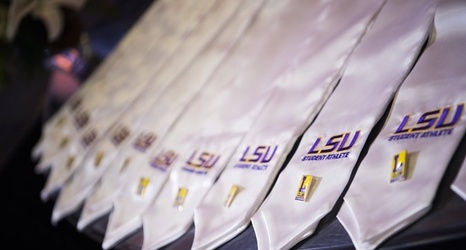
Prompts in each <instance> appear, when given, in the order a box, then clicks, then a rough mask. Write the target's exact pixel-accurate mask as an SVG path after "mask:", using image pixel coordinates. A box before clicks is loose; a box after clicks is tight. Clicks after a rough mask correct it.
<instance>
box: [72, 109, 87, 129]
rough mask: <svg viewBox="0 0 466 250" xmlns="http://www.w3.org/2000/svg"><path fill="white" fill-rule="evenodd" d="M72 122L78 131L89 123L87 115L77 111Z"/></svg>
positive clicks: (84, 112)
mask: <svg viewBox="0 0 466 250" xmlns="http://www.w3.org/2000/svg"><path fill="white" fill-rule="evenodd" d="M74 122H75V124H76V127H77V128H78V129H81V128H83V127H84V126H86V124H87V123H88V122H89V113H88V112H87V111H85V110H82V109H81V110H79V111H77V112H76V114H75V115H74Z"/></svg>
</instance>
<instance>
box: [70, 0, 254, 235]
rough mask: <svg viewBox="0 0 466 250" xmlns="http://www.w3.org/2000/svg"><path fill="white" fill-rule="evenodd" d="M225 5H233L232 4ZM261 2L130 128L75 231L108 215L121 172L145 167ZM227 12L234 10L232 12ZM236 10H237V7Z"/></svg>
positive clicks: (243, 12)
mask: <svg viewBox="0 0 466 250" xmlns="http://www.w3.org/2000/svg"><path fill="white" fill-rule="evenodd" d="M225 4H236V3H234V2H230V3H227V2H225ZM260 5H261V1H249V2H248V3H245V4H243V5H242V6H241V7H240V8H241V9H240V11H237V12H236V13H235V14H234V15H233V16H232V17H230V20H229V21H228V22H227V23H226V24H225V25H223V26H222V27H221V28H222V30H221V32H220V33H219V35H218V36H216V37H215V38H214V39H213V40H212V41H211V42H210V43H209V44H208V45H207V47H206V48H205V50H203V51H202V52H201V54H200V55H198V56H197V57H196V59H195V60H194V62H193V63H192V64H191V65H190V66H189V67H188V68H187V69H186V70H185V71H183V72H182V73H181V74H180V75H179V76H178V77H177V78H176V79H175V80H174V82H173V83H171V84H170V86H169V87H168V88H167V89H166V90H165V91H164V93H163V94H162V95H161V96H160V97H159V98H158V99H157V101H156V102H155V103H154V104H153V105H152V106H153V107H152V108H151V109H150V110H149V111H148V112H147V113H145V114H143V115H144V117H142V118H141V119H140V120H141V121H140V124H138V126H135V127H133V128H132V131H134V132H133V137H132V138H131V139H130V140H129V141H130V142H131V144H127V145H124V146H123V147H124V148H120V149H119V150H118V151H117V154H118V155H117V156H116V157H115V159H114V160H113V161H112V162H111V165H110V166H109V168H108V169H107V170H106V171H105V172H104V173H102V179H101V183H100V184H98V185H97V186H96V187H95V188H94V190H93V192H92V193H91V194H90V196H89V197H88V198H87V199H86V202H85V206H84V209H83V210H82V213H81V216H80V219H79V222H78V228H79V229H82V228H84V227H85V226H86V225H88V224H89V223H90V222H92V221H94V220H95V219H96V218H98V217H100V216H102V215H103V214H105V213H108V212H110V210H111V208H112V207H113V199H114V197H115V196H116V195H117V193H118V192H119V190H120V188H121V179H122V178H124V176H126V175H127V173H128V171H121V167H122V166H124V168H125V169H129V170H131V169H135V168H137V165H138V164H141V163H142V164H147V162H148V161H149V160H150V158H149V156H150V155H149V153H148V152H149V151H150V150H151V149H152V148H153V147H154V146H156V145H157V144H158V143H159V142H160V141H161V140H162V138H163V136H164V135H165V134H166V133H167V131H168V129H169V128H170V126H171V125H172V124H173V123H174V122H175V121H176V119H177V118H178V116H179V115H180V114H181V112H182V111H183V110H184V108H185V107H186V105H187V104H188V103H189V101H190V100H192V99H193V98H194V97H195V95H196V93H197V92H198V91H199V90H200V89H201V88H202V86H204V83H205V82H206V81H207V79H208V77H209V76H210V75H211V74H212V73H213V71H214V70H215V69H216V68H217V67H218V65H219V64H220V63H221V62H222V61H223V60H224V58H225V57H226V56H227V54H228V52H229V51H230V50H231V48H232V47H233V46H234V44H235V43H236V41H237V40H238V39H239V38H240V37H241V35H242V34H243V32H244V31H245V30H246V29H247V27H248V26H249V25H250V23H251V21H252V19H253V18H254V17H255V15H256V13H257V11H258V9H259V7H260ZM226 7H227V8H230V10H234V9H235V8H231V7H228V6H226ZM238 7H239V6H238ZM219 24H221V23H220V22H219V21H216V22H210V24H209V23H206V25H205V26H206V27H205V29H208V30H213V28H212V27H209V25H214V26H216V25H217V27H218V28H219V27H220V26H218V25H219Z"/></svg>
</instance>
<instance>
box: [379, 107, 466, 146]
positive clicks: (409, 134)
mask: <svg viewBox="0 0 466 250" xmlns="http://www.w3.org/2000/svg"><path fill="white" fill-rule="evenodd" d="M453 109H454V111H453ZM463 110H464V103H462V104H458V105H456V108H452V107H450V106H446V107H442V108H439V109H435V110H432V111H428V112H425V113H423V114H422V115H421V116H419V119H418V120H417V121H416V122H414V123H413V122H410V120H411V115H410V114H408V115H405V116H404V117H403V120H402V121H401V123H400V125H399V126H398V128H397V129H396V130H395V132H394V133H393V135H392V136H390V137H389V138H388V140H389V141H397V140H405V139H417V138H428V137H437V136H445V135H450V134H451V133H452V131H453V127H454V126H455V125H456V124H457V123H458V122H459V121H460V118H461V116H462V115H463Z"/></svg>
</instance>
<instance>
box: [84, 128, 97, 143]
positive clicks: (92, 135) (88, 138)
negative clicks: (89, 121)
mask: <svg viewBox="0 0 466 250" xmlns="http://www.w3.org/2000/svg"><path fill="white" fill-rule="evenodd" d="M96 138H97V132H96V131H95V130H93V129H89V130H88V131H87V132H86V133H85V134H84V135H83V137H82V138H81V143H82V144H83V146H84V147H87V146H89V145H90V144H91V143H92V142H94V140H95V139H96Z"/></svg>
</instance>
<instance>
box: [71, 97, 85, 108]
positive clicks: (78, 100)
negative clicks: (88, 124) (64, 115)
mask: <svg viewBox="0 0 466 250" xmlns="http://www.w3.org/2000/svg"><path fill="white" fill-rule="evenodd" d="M81 103H82V99H81V98H80V97H76V98H73V99H72V100H70V109H71V110H72V111H75V110H76V109H78V108H79V107H80V106H81Z"/></svg>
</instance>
